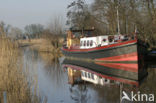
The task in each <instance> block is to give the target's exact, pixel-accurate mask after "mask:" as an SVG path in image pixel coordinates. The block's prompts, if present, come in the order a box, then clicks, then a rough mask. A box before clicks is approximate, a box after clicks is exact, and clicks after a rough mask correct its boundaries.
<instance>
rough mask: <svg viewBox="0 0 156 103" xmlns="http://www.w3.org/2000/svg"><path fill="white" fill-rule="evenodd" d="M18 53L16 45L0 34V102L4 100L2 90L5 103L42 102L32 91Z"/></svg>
mask: <svg viewBox="0 0 156 103" xmlns="http://www.w3.org/2000/svg"><path fill="white" fill-rule="evenodd" d="M19 55H20V52H19V49H18V45H17V44H16V43H14V42H12V41H11V40H10V39H9V38H7V37H6V36H4V35H0V103H3V102H4V95H3V93H4V92H5V93H6V100H7V103H40V102H43V101H42V100H41V98H40V97H39V95H38V94H36V92H32V89H31V82H28V80H27V75H26V74H27V73H24V72H23V70H22V60H20V58H19ZM21 59H22V58H21Z"/></svg>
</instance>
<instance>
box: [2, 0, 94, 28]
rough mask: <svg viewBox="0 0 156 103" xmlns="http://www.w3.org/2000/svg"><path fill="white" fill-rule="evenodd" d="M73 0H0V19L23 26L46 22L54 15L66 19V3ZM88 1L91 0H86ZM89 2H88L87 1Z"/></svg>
mask: <svg viewBox="0 0 156 103" xmlns="http://www.w3.org/2000/svg"><path fill="white" fill-rule="evenodd" d="M71 1H73V0H0V21H4V22H5V23H7V24H11V25H12V26H15V27H19V28H24V26H25V25H27V24H33V23H40V24H43V25H46V24H48V22H49V21H50V20H52V19H53V17H54V16H55V17H56V16H58V15H59V16H62V17H63V19H64V21H65V19H66V12H67V5H68V4H70V2H71ZM88 1H91V0H86V2H87V3H88ZM89 3H90V2H89Z"/></svg>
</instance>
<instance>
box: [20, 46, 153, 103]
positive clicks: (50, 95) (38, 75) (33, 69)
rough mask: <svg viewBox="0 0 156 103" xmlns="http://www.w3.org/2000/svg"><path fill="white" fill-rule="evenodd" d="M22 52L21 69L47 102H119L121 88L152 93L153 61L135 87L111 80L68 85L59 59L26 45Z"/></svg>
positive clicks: (64, 70) (61, 60)
mask: <svg viewBox="0 0 156 103" xmlns="http://www.w3.org/2000/svg"><path fill="white" fill-rule="evenodd" d="M23 52H24V53H23V60H24V66H23V68H25V69H26V68H27V69H28V71H29V72H30V75H29V77H28V78H31V79H34V80H36V81H37V86H36V88H37V91H38V92H39V93H40V95H41V97H43V98H45V99H46V101H47V103H120V94H121V93H120V92H121V91H122V90H125V91H126V92H127V93H130V92H131V91H134V92H137V91H140V92H141V93H146V94H152V93H153V94H155V96H156V88H155V87H156V66H155V65H154V63H151V64H150V65H149V67H148V76H147V77H146V78H145V79H144V80H143V81H142V82H141V85H140V86H139V87H136V86H134V85H131V84H123V83H119V82H115V81H114V82H113V83H110V84H107V85H95V84H93V83H88V82H83V83H78V84H75V85H72V84H70V83H69V81H68V80H69V78H68V70H67V68H63V67H62V65H61V64H62V63H63V58H55V57H53V56H52V55H51V54H47V53H38V52H37V51H32V50H29V49H28V48H25V49H24V51H23ZM25 69H24V70H25ZM123 103H124V102H123ZM125 103H128V102H125Z"/></svg>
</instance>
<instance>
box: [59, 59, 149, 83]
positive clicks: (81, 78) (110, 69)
mask: <svg viewBox="0 0 156 103" xmlns="http://www.w3.org/2000/svg"><path fill="white" fill-rule="evenodd" d="M62 66H63V68H64V69H65V70H67V71H68V82H69V84H72V85H74V84H77V83H82V82H88V83H93V84H96V85H102V86H103V85H111V84H120V83H124V84H130V85H133V86H139V83H140V81H141V80H142V79H143V77H142V75H145V74H147V72H145V71H146V69H145V67H146V66H145V67H144V69H143V72H139V70H141V69H138V67H137V64H134V63H132V64H130V63H128V64H122V63H102V62H90V63H89V62H84V61H78V60H71V59H65V60H64V61H63V64H62ZM142 73H143V74H142Z"/></svg>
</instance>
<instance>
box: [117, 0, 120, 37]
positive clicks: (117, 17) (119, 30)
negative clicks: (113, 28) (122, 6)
mask: <svg viewBox="0 0 156 103" xmlns="http://www.w3.org/2000/svg"><path fill="white" fill-rule="evenodd" d="M117 23H118V35H120V21H119V1H118V4H117Z"/></svg>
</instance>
